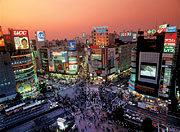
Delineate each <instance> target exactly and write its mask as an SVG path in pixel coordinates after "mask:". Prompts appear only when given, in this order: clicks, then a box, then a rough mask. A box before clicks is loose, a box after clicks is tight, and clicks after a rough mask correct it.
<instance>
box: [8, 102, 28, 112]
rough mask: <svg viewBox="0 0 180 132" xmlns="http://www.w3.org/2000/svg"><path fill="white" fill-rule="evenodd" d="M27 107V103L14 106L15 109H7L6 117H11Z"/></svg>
mask: <svg viewBox="0 0 180 132" xmlns="http://www.w3.org/2000/svg"><path fill="white" fill-rule="evenodd" d="M25 105H26V103H21V104H18V105H16V106H13V107H10V108H8V109H5V114H6V115H11V114H13V113H16V112H18V111H19V110H21V109H22V108H23V107H24V106H25Z"/></svg>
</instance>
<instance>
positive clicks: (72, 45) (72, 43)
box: [69, 40, 76, 50]
mask: <svg viewBox="0 0 180 132" xmlns="http://www.w3.org/2000/svg"><path fill="white" fill-rule="evenodd" d="M69 50H76V44H75V40H69Z"/></svg>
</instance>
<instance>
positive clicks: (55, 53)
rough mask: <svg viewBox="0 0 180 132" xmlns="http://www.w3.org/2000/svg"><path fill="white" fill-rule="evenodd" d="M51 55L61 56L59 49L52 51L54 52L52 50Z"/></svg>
mask: <svg viewBox="0 0 180 132" xmlns="http://www.w3.org/2000/svg"><path fill="white" fill-rule="evenodd" d="M52 55H61V56H62V52H61V51H54V52H52Z"/></svg>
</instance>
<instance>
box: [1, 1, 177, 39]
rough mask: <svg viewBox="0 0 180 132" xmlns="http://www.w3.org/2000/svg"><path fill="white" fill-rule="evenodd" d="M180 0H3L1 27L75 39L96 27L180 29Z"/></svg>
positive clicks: (113, 29) (114, 29)
mask: <svg viewBox="0 0 180 132" xmlns="http://www.w3.org/2000/svg"><path fill="white" fill-rule="evenodd" d="M179 10H180V0H0V25H1V26H2V29H3V32H4V33H8V32H7V28H8V27H11V28H14V29H28V30H29V34H30V39H34V38H35V37H34V32H35V31H37V30H44V31H45V32H46V34H47V39H48V40H52V39H64V38H67V39H72V38H74V37H75V36H80V37H81V34H82V32H86V33H87V34H90V31H91V30H92V26H108V27H109V30H110V32H113V31H117V32H118V33H119V32H121V31H123V30H124V29H125V30H126V31H127V30H133V31H137V30H138V28H140V29H141V30H144V29H149V28H150V29H152V28H155V27H156V24H157V25H160V24H163V23H169V24H170V25H172V26H174V25H177V26H178V28H180V13H179Z"/></svg>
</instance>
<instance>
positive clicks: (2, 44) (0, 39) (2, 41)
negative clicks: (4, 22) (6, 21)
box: [0, 26, 5, 47]
mask: <svg viewBox="0 0 180 132" xmlns="http://www.w3.org/2000/svg"><path fill="white" fill-rule="evenodd" d="M1 46H5V43H4V38H3V33H2V30H1V26H0V47H1Z"/></svg>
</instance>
